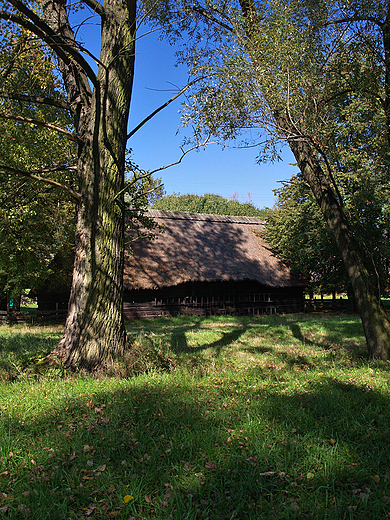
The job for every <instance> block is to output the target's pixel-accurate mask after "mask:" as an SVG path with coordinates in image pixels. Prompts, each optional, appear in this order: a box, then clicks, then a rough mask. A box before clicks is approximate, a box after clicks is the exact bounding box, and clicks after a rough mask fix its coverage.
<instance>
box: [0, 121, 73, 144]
mask: <svg viewBox="0 0 390 520" xmlns="http://www.w3.org/2000/svg"><path fill="white" fill-rule="evenodd" d="M0 119H7V120H11V121H19V122H21V123H28V124H30V125H35V126H41V127H43V128H49V129H50V130H55V131H56V132H59V133H61V134H64V135H66V137H67V138H68V139H69V140H70V141H74V142H75V143H79V144H82V141H81V139H80V138H79V137H78V136H77V135H75V134H73V133H72V132H68V130H64V129H63V128H61V127H59V126H56V125H53V124H51V123H46V122H45V121H39V120H37V119H30V118H29V117H22V116H12V115H9V114H0Z"/></svg>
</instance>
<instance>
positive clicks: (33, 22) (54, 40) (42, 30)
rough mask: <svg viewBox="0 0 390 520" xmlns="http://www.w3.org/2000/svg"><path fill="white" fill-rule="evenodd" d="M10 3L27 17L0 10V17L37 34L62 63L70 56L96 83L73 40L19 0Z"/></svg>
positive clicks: (95, 83)
mask: <svg viewBox="0 0 390 520" xmlns="http://www.w3.org/2000/svg"><path fill="white" fill-rule="evenodd" d="M10 3H11V4H12V5H13V6H14V7H15V8H16V9H17V10H18V11H19V12H20V13H22V14H23V15H25V16H26V17H27V19H26V18H23V17H22V16H18V15H16V14H14V13H9V12H7V11H0V18H2V19H3V20H9V21H11V22H14V23H16V24H17V25H20V26H21V27H24V28H25V29H27V30H28V31H31V32H32V33H33V34H35V35H36V36H38V38H40V39H41V40H43V41H44V42H45V43H47V45H49V47H51V48H52V49H53V51H54V52H55V53H56V54H57V55H58V57H59V58H61V59H62V60H63V61H64V63H69V57H71V58H72V59H73V60H74V62H76V63H77V64H78V65H79V66H80V67H81V69H82V70H83V71H84V73H85V74H86V75H87V77H88V78H89V80H90V81H91V82H92V84H93V85H94V86H96V85H97V78H96V75H95V73H94V72H93V70H92V68H91V66H90V65H89V63H88V62H87V61H86V60H85V59H84V58H83V57H82V56H81V54H80V52H79V51H78V49H76V48H75V46H74V45H72V43H74V42H71V41H68V40H66V39H64V38H63V37H62V36H60V35H58V34H56V33H55V32H54V31H53V29H52V28H51V27H50V26H49V25H47V23H46V22H44V21H43V20H42V19H41V18H40V17H39V16H38V15H36V14H35V13H34V12H33V11H31V9H29V8H28V7H27V6H26V5H24V4H23V3H22V2H20V1H19V0H10Z"/></svg>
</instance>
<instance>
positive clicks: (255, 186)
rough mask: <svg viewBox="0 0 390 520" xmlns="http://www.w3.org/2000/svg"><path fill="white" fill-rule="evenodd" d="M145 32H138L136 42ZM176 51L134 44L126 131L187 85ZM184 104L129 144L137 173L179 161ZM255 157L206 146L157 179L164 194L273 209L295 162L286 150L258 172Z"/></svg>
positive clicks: (93, 42)
mask: <svg viewBox="0 0 390 520" xmlns="http://www.w3.org/2000/svg"><path fill="white" fill-rule="evenodd" d="M94 29H95V30H94ZM94 29H93V28H92V27H91V26H90V27H89V30H88V33H87V34H88V35H87V34H86V35H84V40H85V44H86V47H87V48H90V49H93V52H95V53H98V52H99V51H98V49H97V45H98V40H99V35H98V32H97V31H98V28H97V27H95V28H94ZM146 31H147V29H146V28H142V27H141V29H140V31H139V33H138V36H140V35H142V34H143V32H146ZM91 33H95V34H94V35H92V34H91ZM175 50H177V48H176V49H175V47H172V46H170V45H169V44H168V43H167V42H166V41H158V34H157V33H152V34H148V35H146V36H142V37H139V39H138V40H137V48H136V53H137V54H136V67H135V83H134V89H133V98H132V103H131V112H130V122H129V131H130V130H132V129H133V128H134V127H136V126H137V125H138V124H139V123H140V122H141V121H142V120H143V119H144V118H145V117H147V116H148V115H149V114H150V113H151V112H153V111H154V110H155V109H156V108H158V107H159V106H160V105H162V104H163V103H165V102H166V101H167V100H168V99H170V98H171V97H172V96H173V95H174V93H176V92H173V90H174V87H173V86H172V84H173V85H175V86H176V87H179V88H182V87H184V86H185V85H186V83H187V72H186V69H185V68H184V67H182V66H180V67H176V66H175V63H176V58H175ZM183 101H184V99H180V98H179V99H177V100H176V101H174V102H173V103H171V105H169V106H168V107H167V108H165V109H164V110H163V111H161V112H160V113H159V114H158V115H157V116H155V117H154V118H153V119H152V120H150V121H149V122H148V123H146V125H145V126H143V127H142V128H141V129H140V130H139V131H138V132H137V133H136V134H135V135H134V136H133V137H132V138H131V139H130V140H129V143H128V146H129V147H131V148H132V150H133V160H134V162H135V163H136V164H137V165H138V166H139V167H140V168H142V169H144V170H154V169H156V168H159V167H161V166H164V165H166V164H170V163H172V162H174V161H177V160H178V159H179V157H180V155H181V151H180V146H181V145H182V143H183V139H184V137H185V136H186V135H188V133H189V132H190V130H189V129H186V128H179V127H180V114H179V111H180V108H181V103H182V102H183ZM256 155H257V154H256V149H253V148H252V149H231V148H230V149H229V148H225V149H222V148H221V147H218V146H217V145H210V146H209V147H208V148H207V150H204V151H203V150H201V151H192V152H190V153H189V154H187V155H186V156H185V157H184V159H183V161H182V163H180V164H179V165H176V166H172V167H171V168H169V169H166V170H163V171H162V172H159V173H158V174H156V175H157V176H159V177H161V179H162V181H163V183H164V186H165V190H166V192H167V194H171V193H173V192H176V193H181V194H185V193H196V194H199V195H203V194H204V193H215V194H218V195H222V196H223V197H229V196H231V195H232V194H233V193H234V192H237V193H238V195H239V200H240V202H241V201H242V200H243V198H247V196H248V192H250V194H251V198H252V200H253V202H254V203H255V205H256V206H258V207H259V208H262V207H265V206H267V207H272V206H273V204H274V200H275V198H274V194H273V192H272V190H273V189H275V188H278V187H280V184H279V183H278V181H281V180H286V179H289V178H290V177H291V175H292V174H293V173H296V171H297V168H296V167H294V166H291V163H293V162H294V158H293V156H292V154H291V153H290V152H289V150H288V148H285V150H284V153H283V161H282V162H278V163H275V164H271V165H264V164H262V165H260V166H259V165H258V164H256Z"/></svg>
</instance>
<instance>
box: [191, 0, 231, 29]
mask: <svg viewBox="0 0 390 520" xmlns="http://www.w3.org/2000/svg"><path fill="white" fill-rule="evenodd" d="M188 10H189V11H193V12H195V13H198V14H200V15H201V16H202V17H203V18H205V19H206V20H209V21H210V22H213V23H215V24H217V25H219V26H220V27H223V28H224V29H226V30H227V31H229V32H233V27H231V26H230V25H228V24H226V23H225V22H223V21H222V20H219V19H218V18H216V17H215V16H214V15H213V14H211V13H210V12H209V11H207V10H206V9H205V8H204V7H202V6H200V5H192V7H190V8H188Z"/></svg>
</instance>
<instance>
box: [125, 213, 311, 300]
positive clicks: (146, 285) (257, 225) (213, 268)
mask: <svg viewBox="0 0 390 520" xmlns="http://www.w3.org/2000/svg"><path fill="white" fill-rule="evenodd" d="M149 216H152V217H153V218H154V219H155V220H156V221H157V222H158V223H159V224H160V225H163V226H164V232H163V233H161V234H157V237H156V239H155V240H140V241H137V242H134V244H133V245H132V249H133V255H131V256H129V257H128V258H127V259H126V260H125V269H124V285H125V289H128V290H131V289H157V288H162V287H168V286H172V285H178V284H181V283H184V282H189V281H202V282H215V281H243V280H256V281H258V282H260V283H261V284H264V285H268V286H270V287H293V286H302V285H303V284H302V282H301V281H299V280H298V279H297V278H296V277H294V276H292V275H291V273H290V270H289V269H288V267H287V266H286V265H285V264H284V263H283V262H282V261H281V260H280V259H279V258H278V257H277V256H275V254H274V253H273V252H272V251H271V249H270V248H269V246H267V244H266V243H265V242H264V241H263V240H262V239H261V238H260V237H259V236H258V235H257V234H256V233H255V232H261V231H263V230H264V225H265V221H264V220H261V219H259V218H256V217H232V216H221V215H206V214H197V213H187V212H179V211H157V210H150V211H149Z"/></svg>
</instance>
